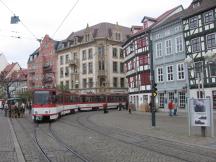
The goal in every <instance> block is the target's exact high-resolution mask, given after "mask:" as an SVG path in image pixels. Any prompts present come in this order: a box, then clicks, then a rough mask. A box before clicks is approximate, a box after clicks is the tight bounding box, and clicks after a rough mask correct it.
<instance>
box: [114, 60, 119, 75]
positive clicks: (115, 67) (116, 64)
mask: <svg viewBox="0 0 216 162" xmlns="http://www.w3.org/2000/svg"><path fill="white" fill-rule="evenodd" d="M113 72H114V73H117V72H118V63H117V62H115V61H113Z"/></svg>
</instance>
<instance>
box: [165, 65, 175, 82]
mask: <svg viewBox="0 0 216 162" xmlns="http://www.w3.org/2000/svg"><path fill="white" fill-rule="evenodd" d="M169 67H172V72H171V73H170V72H169ZM173 67H174V66H173V65H168V66H166V70H167V81H168V82H172V81H174V75H173V72H174V69H173ZM169 77H170V78H172V80H170V79H169Z"/></svg>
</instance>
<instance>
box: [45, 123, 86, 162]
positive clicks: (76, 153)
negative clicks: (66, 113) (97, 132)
mask: <svg viewBox="0 0 216 162" xmlns="http://www.w3.org/2000/svg"><path fill="white" fill-rule="evenodd" d="M49 130H50V133H51V134H52V136H53V137H54V138H55V140H56V141H58V142H59V144H61V145H62V146H64V147H65V148H66V149H67V150H68V151H70V152H71V153H73V154H74V155H75V156H77V157H78V158H79V159H81V160H82V161H83V162H90V160H88V159H87V158H86V157H84V156H83V155H81V154H79V153H78V152H77V151H76V150H75V149H73V148H71V146H68V145H67V144H65V143H64V142H63V141H62V140H61V139H60V138H59V137H58V136H57V135H56V133H55V132H54V130H53V129H52V127H51V123H50V124H49Z"/></svg>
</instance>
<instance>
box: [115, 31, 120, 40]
mask: <svg viewBox="0 0 216 162" xmlns="http://www.w3.org/2000/svg"><path fill="white" fill-rule="evenodd" d="M116 40H118V41H120V40H121V34H120V33H119V32H116Z"/></svg>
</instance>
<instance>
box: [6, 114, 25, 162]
mask: <svg viewBox="0 0 216 162" xmlns="http://www.w3.org/2000/svg"><path fill="white" fill-rule="evenodd" d="M8 123H9V125H10V131H11V134H12V138H13V142H14V147H15V151H16V154H17V158H18V162H25V158H24V156H23V153H22V150H21V148H20V145H19V143H18V140H17V137H16V134H15V132H14V129H13V126H12V124H11V121H10V119H9V118H8Z"/></svg>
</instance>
